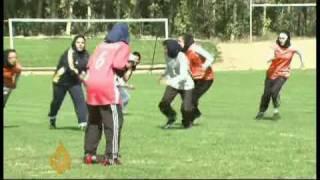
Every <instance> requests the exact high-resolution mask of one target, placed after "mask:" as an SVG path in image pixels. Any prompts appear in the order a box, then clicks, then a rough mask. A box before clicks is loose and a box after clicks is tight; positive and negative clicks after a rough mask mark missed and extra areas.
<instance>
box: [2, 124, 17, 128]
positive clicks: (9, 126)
mask: <svg viewBox="0 0 320 180" xmlns="http://www.w3.org/2000/svg"><path fill="white" fill-rule="evenodd" d="M3 127H4V128H17V127H20V126H19V125H8V126H6V125H4V126H3Z"/></svg>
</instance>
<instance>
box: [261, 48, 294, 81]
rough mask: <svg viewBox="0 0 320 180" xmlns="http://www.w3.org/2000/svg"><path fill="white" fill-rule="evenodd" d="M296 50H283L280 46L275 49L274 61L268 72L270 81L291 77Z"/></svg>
mask: <svg viewBox="0 0 320 180" xmlns="http://www.w3.org/2000/svg"><path fill="white" fill-rule="evenodd" d="M295 52H296V50H295V49H293V48H291V47H289V48H281V47H280V46H279V45H276V46H275V47H274V56H275V58H274V60H272V63H271V65H270V67H269V69H268V71H267V76H268V78H269V79H276V78H278V77H280V76H281V77H285V78H288V77H289V76H290V63H291V60H292V57H293V55H294V53H295Z"/></svg>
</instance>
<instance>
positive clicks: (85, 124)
mask: <svg viewBox="0 0 320 180" xmlns="http://www.w3.org/2000/svg"><path fill="white" fill-rule="evenodd" d="M78 127H79V128H80V129H81V130H85V129H86V127H87V123H86V122H82V123H79V125H78Z"/></svg>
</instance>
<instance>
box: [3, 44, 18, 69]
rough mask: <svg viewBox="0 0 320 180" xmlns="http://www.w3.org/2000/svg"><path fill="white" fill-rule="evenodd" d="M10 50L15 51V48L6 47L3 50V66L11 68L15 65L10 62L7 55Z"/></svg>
mask: <svg viewBox="0 0 320 180" xmlns="http://www.w3.org/2000/svg"><path fill="white" fill-rule="evenodd" d="M11 52H14V53H16V50H15V49H6V50H4V51H3V66H4V67H7V68H13V67H14V66H15V65H14V64H10V62H9V59H8V56H9V54H10V53H11Z"/></svg>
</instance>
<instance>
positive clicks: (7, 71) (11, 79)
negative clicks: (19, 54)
mask: <svg viewBox="0 0 320 180" xmlns="http://www.w3.org/2000/svg"><path fill="white" fill-rule="evenodd" d="M20 73H21V65H20V64H19V62H16V65H15V66H14V67H12V68H8V67H3V85H4V86H5V87H8V88H15V87H16V82H15V78H16V76H17V75H19V74H20Z"/></svg>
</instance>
